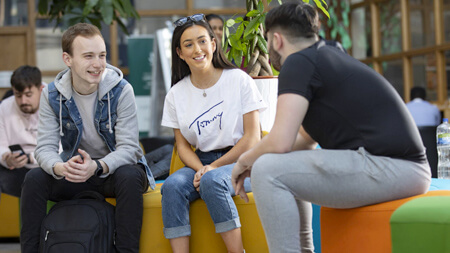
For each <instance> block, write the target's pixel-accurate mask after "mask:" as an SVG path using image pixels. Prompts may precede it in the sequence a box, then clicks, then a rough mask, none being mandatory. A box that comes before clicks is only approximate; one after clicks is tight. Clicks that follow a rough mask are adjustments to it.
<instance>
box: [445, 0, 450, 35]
mask: <svg viewBox="0 0 450 253" xmlns="http://www.w3.org/2000/svg"><path fill="white" fill-rule="evenodd" d="M444 33H445V36H444V39H445V41H450V0H444Z"/></svg>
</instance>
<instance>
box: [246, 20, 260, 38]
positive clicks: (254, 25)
mask: <svg viewBox="0 0 450 253" xmlns="http://www.w3.org/2000/svg"><path fill="white" fill-rule="evenodd" d="M260 23H261V20H260V17H256V18H254V19H252V20H251V21H250V23H249V24H248V26H247V27H246V28H245V31H244V37H245V36H247V35H248V34H249V33H251V32H253V31H255V30H256V29H257V28H258V27H259V24H260Z"/></svg>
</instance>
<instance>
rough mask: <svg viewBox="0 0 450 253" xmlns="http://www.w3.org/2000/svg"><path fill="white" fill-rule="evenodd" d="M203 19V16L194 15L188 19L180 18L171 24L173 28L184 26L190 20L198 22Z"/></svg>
mask: <svg viewBox="0 0 450 253" xmlns="http://www.w3.org/2000/svg"><path fill="white" fill-rule="evenodd" d="M204 19H205V15H204V14H202V13H200V14H194V15H192V16H189V17H184V18H180V19H178V20H177V21H175V22H173V24H174V25H175V27H178V26H182V25H184V24H186V23H187V22H188V21H189V20H191V21H192V22H199V21H202V20H204Z"/></svg>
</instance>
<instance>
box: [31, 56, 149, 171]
mask: <svg viewBox="0 0 450 253" xmlns="http://www.w3.org/2000/svg"><path fill="white" fill-rule="evenodd" d="M122 78H123V74H122V72H121V71H120V70H119V69H118V68H116V67H113V66H111V65H109V64H107V66H106V69H105V73H104V75H103V78H102V81H101V82H100V84H99V87H98V97H99V99H101V98H102V97H103V96H105V95H106V94H107V93H108V91H110V90H111V89H112V88H113V87H114V86H116V85H117V84H118V83H119V81H120V80H122ZM54 84H55V88H56V89H57V90H58V92H59V94H60V96H64V97H65V98H66V99H67V100H69V99H71V97H72V81H71V71H70V69H66V70H64V71H62V72H60V73H59V74H58V75H57V76H56V78H55V81H54ZM49 86H50V85H49ZM49 86H46V87H45V88H44V90H43V92H42V94H41V100H40V106H39V125H38V136H37V143H38V144H37V147H36V151H35V156H36V160H37V161H38V163H39V165H40V166H41V168H42V169H43V170H44V171H46V172H47V173H48V174H50V175H52V176H53V177H55V178H57V179H60V178H61V177H58V176H56V175H55V174H54V172H53V167H54V165H55V163H57V162H64V161H63V160H62V158H61V157H60V156H59V154H58V150H59V142H60V138H64V136H62V126H61V115H56V114H55V112H54V111H53V109H52V107H51V106H50V103H49V100H48V99H49V90H48V88H49ZM108 100H109V98H108ZM53 103H54V101H53ZM58 103H59V102H58ZM60 106H62V105H61V104H60ZM108 106H109V103H108ZM60 108H61V107H60ZM60 111H61V110H60ZM117 114H118V115H117V116H118V118H117V121H116V125H115V126H114V131H115V133H114V134H115V138H116V150H115V151H112V152H110V153H109V154H108V155H106V156H105V157H103V158H101V160H102V161H104V162H105V163H106V164H107V165H108V167H109V174H112V173H114V171H115V170H116V169H117V168H118V167H120V166H122V165H127V164H136V163H137V161H138V160H139V159H140V158H141V157H142V155H143V154H142V150H141V148H140V146H139V129H138V122H137V113H136V103H135V98H134V94H133V87H132V86H131V85H130V84H126V85H125V87H124V89H123V91H122V93H121V95H120V97H119V101H118V105H117ZM109 116H110V115H109ZM75 142H76V140H74V143H75ZM104 176H107V175H104Z"/></svg>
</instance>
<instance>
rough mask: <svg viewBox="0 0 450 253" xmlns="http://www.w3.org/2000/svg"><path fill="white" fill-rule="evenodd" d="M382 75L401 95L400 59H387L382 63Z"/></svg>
mask: <svg viewBox="0 0 450 253" xmlns="http://www.w3.org/2000/svg"><path fill="white" fill-rule="evenodd" d="M382 67H383V76H384V77H385V78H386V79H387V80H388V81H389V82H390V83H391V84H392V86H394V88H395V90H396V91H397V92H398V94H399V95H400V96H401V97H402V98H404V96H403V91H404V88H403V64H402V60H394V61H387V62H383V63H382Z"/></svg>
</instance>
